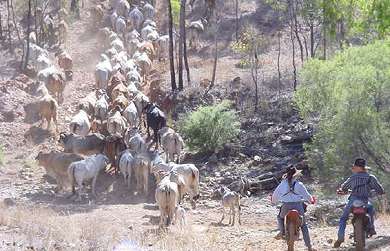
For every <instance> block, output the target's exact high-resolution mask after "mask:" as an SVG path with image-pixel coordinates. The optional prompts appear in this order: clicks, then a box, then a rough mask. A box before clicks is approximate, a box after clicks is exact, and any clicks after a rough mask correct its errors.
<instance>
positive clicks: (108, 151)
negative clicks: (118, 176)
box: [104, 135, 126, 171]
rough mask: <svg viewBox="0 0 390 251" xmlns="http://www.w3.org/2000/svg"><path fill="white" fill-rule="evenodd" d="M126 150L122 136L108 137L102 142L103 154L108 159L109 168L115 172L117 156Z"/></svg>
mask: <svg viewBox="0 0 390 251" xmlns="http://www.w3.org/2000/svg"><path fill="white" fill-rule="evenodd" d="M125 149H126V144H125V143H124V141H123V138H122V136H119V135H110V136H107V137H106V138H105V141H104V154H105V155H106V156H107V157H108V159H109V160H110V163H111V168H112V169H113V170H114V171H117V167H118V161H119V154H120V153H121V152H122V151H124V150H125Z"/></svg>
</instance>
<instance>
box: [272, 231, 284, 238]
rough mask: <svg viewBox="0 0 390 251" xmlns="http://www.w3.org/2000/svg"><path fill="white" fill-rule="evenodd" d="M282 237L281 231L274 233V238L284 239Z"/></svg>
mask: <svg viewBox="0 0 390 251" xmlns="http://www.w3.org/2000/svg"><path fill="white" fill-rule="evenodd" d="M284 237H285V236H284V234H283V233H282V232H279V233H278V234H277V235H275V237H274V238H275V239H276V240H281V239H284Z"/></svg>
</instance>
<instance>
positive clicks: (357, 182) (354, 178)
mask: <svg viewBox="0 0 390 251" xmlns="http://www.w3.org/2000/svg"><path fill="white" fill-rule="evenodd" d="M341 189H342V190H343V191H344V192H348V191H349V190H351V191H352V192H351V196H356V197H359V198H362V199H368V198H369V197H370V194H371V191H372V190H374V191H375V192H376V193H377V194H378V195H381V194H384V193H385V191H384V190H383V187H382V185H381V184H379V182H378V180H377V178H376V177H375V176H374V175H372V174H368V173H366V172H361V173H354V174H353V175H351V176H350V177H349V178H348V179H347V180H346V181H345V182H344V183H343V184H342V185H341Z"/></svg>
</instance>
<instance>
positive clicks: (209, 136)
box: [179, 101, 240, 152]
mask: <svg viewBox="0 0 390 251" xmlns="http://www.w3.org/2000/svg"><path fill="white" fill-rule="evenodd" d="M179 131H180V132H181V133H182V134H183V136H184V137H185V138H186V143H187V145H188V146H189V147H190V149H191V150H197V151H199V152H213V151H215V150H219V149H220V148H221V147H222V146H223V145H224V144H226V143H228V142H230V141H231V140H233V139H234V138H235V137H236V136H237V135H238V133H239V131H240V122H239V118H238V117H237V115H236V114H235V112H234V111H232V110H230V103H229V102H228V101H222V102H221V103H219V104H217V105H213V106H203V107H200V108H199V109H198V110H196V111H194V112H191V113H190V114H189V115H188V116H186V117H185V118H184V119H182V120H181V121H180V122H179Z"/></svg>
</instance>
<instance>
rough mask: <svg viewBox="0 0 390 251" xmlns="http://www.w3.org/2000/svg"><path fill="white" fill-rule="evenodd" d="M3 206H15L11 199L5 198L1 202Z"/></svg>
mask: <svg viewBox="0 0 390 251" xmlns="http://www.w3.org/2000/svg"><path fill="white" fill-rule="evenodd" d="M3 204H4V205H5V206H7V207H13V206H15V205H16V203H15V201H14V200H13V199H11V198H5V199H4V200H3Z"/></svg>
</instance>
